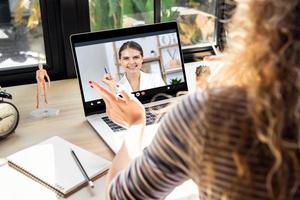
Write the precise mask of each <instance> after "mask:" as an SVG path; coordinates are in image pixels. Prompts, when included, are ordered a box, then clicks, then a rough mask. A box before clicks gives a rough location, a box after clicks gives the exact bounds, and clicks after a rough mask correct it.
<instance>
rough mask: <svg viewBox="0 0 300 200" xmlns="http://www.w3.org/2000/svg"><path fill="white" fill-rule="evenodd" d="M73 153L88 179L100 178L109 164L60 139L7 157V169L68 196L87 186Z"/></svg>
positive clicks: (54, 139) (53, 138)
mask: <svg viewBox="0 0 300 200" xmlns="http://www.w3.org/2000/svg"><path fill="white" fill-rule="evenodd" d="M71 149H72V150H73V151H74V152H75V153H76V155H77V157H78V158H79V160H80V162H81V164H82V166H83V167H84V169H85V171H86V172H87V174H88V176H89V177H90V179H92V180H95V179H97V178H99V177H100V176H101V175H103V174H104V173H105V172H106V171H107V169H108V168H109V166H110V164H111V162H110V161H108V160H105V159H103V158H101V157H99V156H97V155H95V154H93V153H90V152H88V151H86V150H84V149H82V148H80V147H78V146H76V145H74V144H71V143H69V142H67V141H65V140H63V139H62V138H60V137H57V136H55V137H52V138H50V139H48V140H45V141H44V142H42V143H39V144H37V145H34V146H31V147H29V148H26V149H24V150H21V151H19V152H17V153H14V154H12V155H10V156H8V157H7V160H8V164H9V166H10V167H12V168H14V169H16V170H17V171H19V172H21V173H23V174H24V175H26V176H28V177H30V178H31V179H33V180H35V181H37V182H39V183H41V184H43V185H44V186H46V187H48V188H49V189H51V190H53V191H54V192H56V193H57V194H58V195H60V196H63V197H68V196H70V195H71V194H73V193H74V192H76V191H78V190H80V189H81V188H83V187H84V186H86V185H87V182H86V180H85V178H84V176H83V175H82V173H81V171H80V169H79V167H78V166H77V164H76V161H75V160H74V159H73V157H72V155H71Z"/></svg>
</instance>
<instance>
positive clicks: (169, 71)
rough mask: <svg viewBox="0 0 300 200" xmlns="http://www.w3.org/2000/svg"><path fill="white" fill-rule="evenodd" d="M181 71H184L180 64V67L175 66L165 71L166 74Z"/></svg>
mask: <svg viewBox="0 0 300 200" xmlns="http://www.w3.org/2000/svg"><path fill="white" fill-rule="evenodd" d="M181 71H182V68H181V66H180V67H173V68H168V69H165V71H164V73H165V74H172V73H176V72H181Z"/></svg>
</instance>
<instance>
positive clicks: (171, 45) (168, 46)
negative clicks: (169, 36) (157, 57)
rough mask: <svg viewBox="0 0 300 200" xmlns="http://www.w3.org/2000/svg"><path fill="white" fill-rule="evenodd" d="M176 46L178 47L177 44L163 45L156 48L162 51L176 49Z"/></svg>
mask: <svg viewBox="0 0 300 200" xmlns="http://www.w3.org/2000/svg"><path fill="white" fill-rule="evenodd" d="M177 46H178V43H176V44H169V45H164V46H160V47H158V48H160V49H164V48H172V47H177Z"/></svg>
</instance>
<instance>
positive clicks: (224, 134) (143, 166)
mask: <svg viewBox="0 0 300 200" xmlns="http://www.w3.org/2000/svg"><path fill="white" fill-rule="evenodd" d="M208 99H209V101H208ZM208 102H209V109H205V107H206V106H208V105H207V104H208ZM204 113H205V114H204ZM251 121H252V120H251V118H250V117H249V114H248V111H247V98H246V92H245V91H243V90H240V89H235V90H232V89H228V90H227V91H224V92H214V93H213V94H209V95H208V93H202V92H197V93H195V94H193V95H189V96H187V97H185V98H183V99H182V100H181V101H180V102H179V103H178V104H177V105H176V106H175V107H174V108H173V109H172V110H170V112H168V114H166V116H165V117H164V118H163V120H162V122H161V124H160V127H159V129H158V132H157V133H156V135H155V138H154V139H153V141H152V143H151V144H150V146H148V147H147V148H146V149H145V150H144V152H143V154H142V155H141V156H140V157H138V158H136V159H135V160H134V161H133V162H132V163H131V165H130V167H129V168H128V169H126V170H123V171H121V172H120V173H119V174H118V175H117V177H116V178H115V179H114V180H113V183H112V184H111V186H110V190H109V196H110V198H111V199H112V200H119V199H121V200H125V199H164V198H165V197H166V196H167V195H168V194H169V193H170V192H171V191H172V190H173V189H174V188H175V187H176V186H178V185H180V184H181V183H183V182H184V181H186V180H188V179H193V180H194V181H195V182H196V183H197V184H198V186H199V193H200V199H201V200H202V199H268V195H267V189H266V174H267V173H268V171H269V170H270V166H271V165H270V163H271V161H270V159H269V157H268V155H264V153H263V152H264V149H263V147H260V146H259V145H258V144H257V143H256V142H255V140H254V139H253V137H252V136H251V135H254V134H249V133H253V130H252V127H253V126H252V122H251ZM244 132H246V133H248V134H242V133H244ZM195 147H197V148H195ZM238 155H242V156H240V157H239V156H238ZM241 158H244V160H243V159H241ZM245 163H247V165H245ZM241 166H244V167H241ZM249 173H250V174H251V180H252V181H251V184H250V183H249V181H247V180H249V177H248V175H249ZM237 177H240V178H237ZM241 177H242V178H241ZM236 186H239V187H236ZM228 191H230V194H228ZM297 195H298V196H297V197H295V199H300V196H299V191H298V193H297Z"/></svg>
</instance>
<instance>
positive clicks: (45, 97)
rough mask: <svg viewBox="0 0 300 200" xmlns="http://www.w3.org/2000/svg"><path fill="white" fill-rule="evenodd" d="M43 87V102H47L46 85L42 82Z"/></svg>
mask: <svg viewBox="0 0 300 200" xmlns="http://www.w3.org/2000/svg"><path fill="white" fill-rule="evenodd" d="M43 89H44V99H45V103H46V104H48V100H47V87H46V83H45V82H44V83H43Z"/></svg>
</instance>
